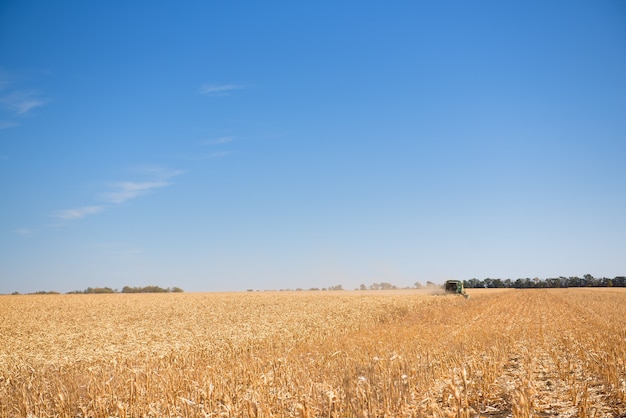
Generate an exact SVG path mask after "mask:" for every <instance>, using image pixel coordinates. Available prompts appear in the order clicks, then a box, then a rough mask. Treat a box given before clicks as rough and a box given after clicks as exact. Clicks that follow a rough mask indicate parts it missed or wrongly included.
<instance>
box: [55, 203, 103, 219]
mask: <svg viewBox="0 0 626 418" xmlns="http://www.w3.org/2000/svg"><path fill="white" fill-rule="evenodd" d="M103 210H104V207H102V206H84V207H80V208H74V209H65V210H60V211H58V212H56V214H55V217H57V218H61V219H66V220H70V219H81V218H84V217H85V216H87V215H93V214H96V213H98V212H102V211H103Z"/></svg>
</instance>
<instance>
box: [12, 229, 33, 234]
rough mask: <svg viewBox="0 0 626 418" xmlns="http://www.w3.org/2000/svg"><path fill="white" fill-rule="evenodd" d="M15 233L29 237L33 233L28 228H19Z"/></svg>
mask: <svg viewBox="0 0 626 418" xmlns="http://www.w3.org/2000/svg"><path fill="white" fill-rule="evenodd" d="M15 233H16V234H18V235H30V234H32V233H33V230H32V229H30V228H20V229H16V230H15Z"/></svg>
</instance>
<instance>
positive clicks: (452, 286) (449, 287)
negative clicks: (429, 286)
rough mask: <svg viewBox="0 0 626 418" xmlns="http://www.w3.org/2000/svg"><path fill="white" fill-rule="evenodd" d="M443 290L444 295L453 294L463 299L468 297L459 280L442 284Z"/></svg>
mask: <svg viewBox="0 0 626 418" xmlns="http://www.w3.org/2000/svg"><path fill="white" fill-rule="evenodd" d="M444 289H445V290H446V293H454V294H455V295H463V296H464V297H465V299H469V297H470V296H469V295H468V294H467V293H465V289H464V288H463V282H462V281H461V280H448V281H447V282H446V283H445V284H444Z"/></svg>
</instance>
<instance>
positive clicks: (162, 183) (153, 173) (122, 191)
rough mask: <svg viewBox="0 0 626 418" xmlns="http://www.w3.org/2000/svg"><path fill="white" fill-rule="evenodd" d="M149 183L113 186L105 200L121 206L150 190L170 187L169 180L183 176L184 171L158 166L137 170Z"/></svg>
mask: <svg viewBox="0 0 626 418" xmlns="http://www.w3.org/2000/svg"><path fill="white" fill-rule="evenodd" d="M137 171H138V172H139V173H141V174H143V175H144V176H148V177H150V180H148V181H122V182H119V183H114V184H112V185H111V191H110V192H108V193H105V194H104V196H103V197H104V199H105V200H106V201H108V202H110V203H115V204H120V203H124V202H126V201H127V200H130V199H134V198H136V197H138V196H141V195H144V194H146V193H148V192H150V190H153V189H159V188H161V187H166V186H169V185H170V184H172V183H170V182H169V181H168V180H169V179H170V178H172V177H176V176H179V175H181V174H183V171H182V170H171V169H167V168H163V167H158V166H144V167H140V168H138V169H137Z"/></svg>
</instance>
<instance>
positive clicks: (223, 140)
mask: <svg viewBox="0 0 626 418" xmlns="http://www.w3.org/2000/svg"><path fill="white" fill-rule="evenodd" d="M236 139H237V138H235V137H234V136H220V137H219V138H213V139H207V140H204V141H201V142H200V144H202V145H221V144H227V143H229V142H233V141H234V140H236Z"/></svg>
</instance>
